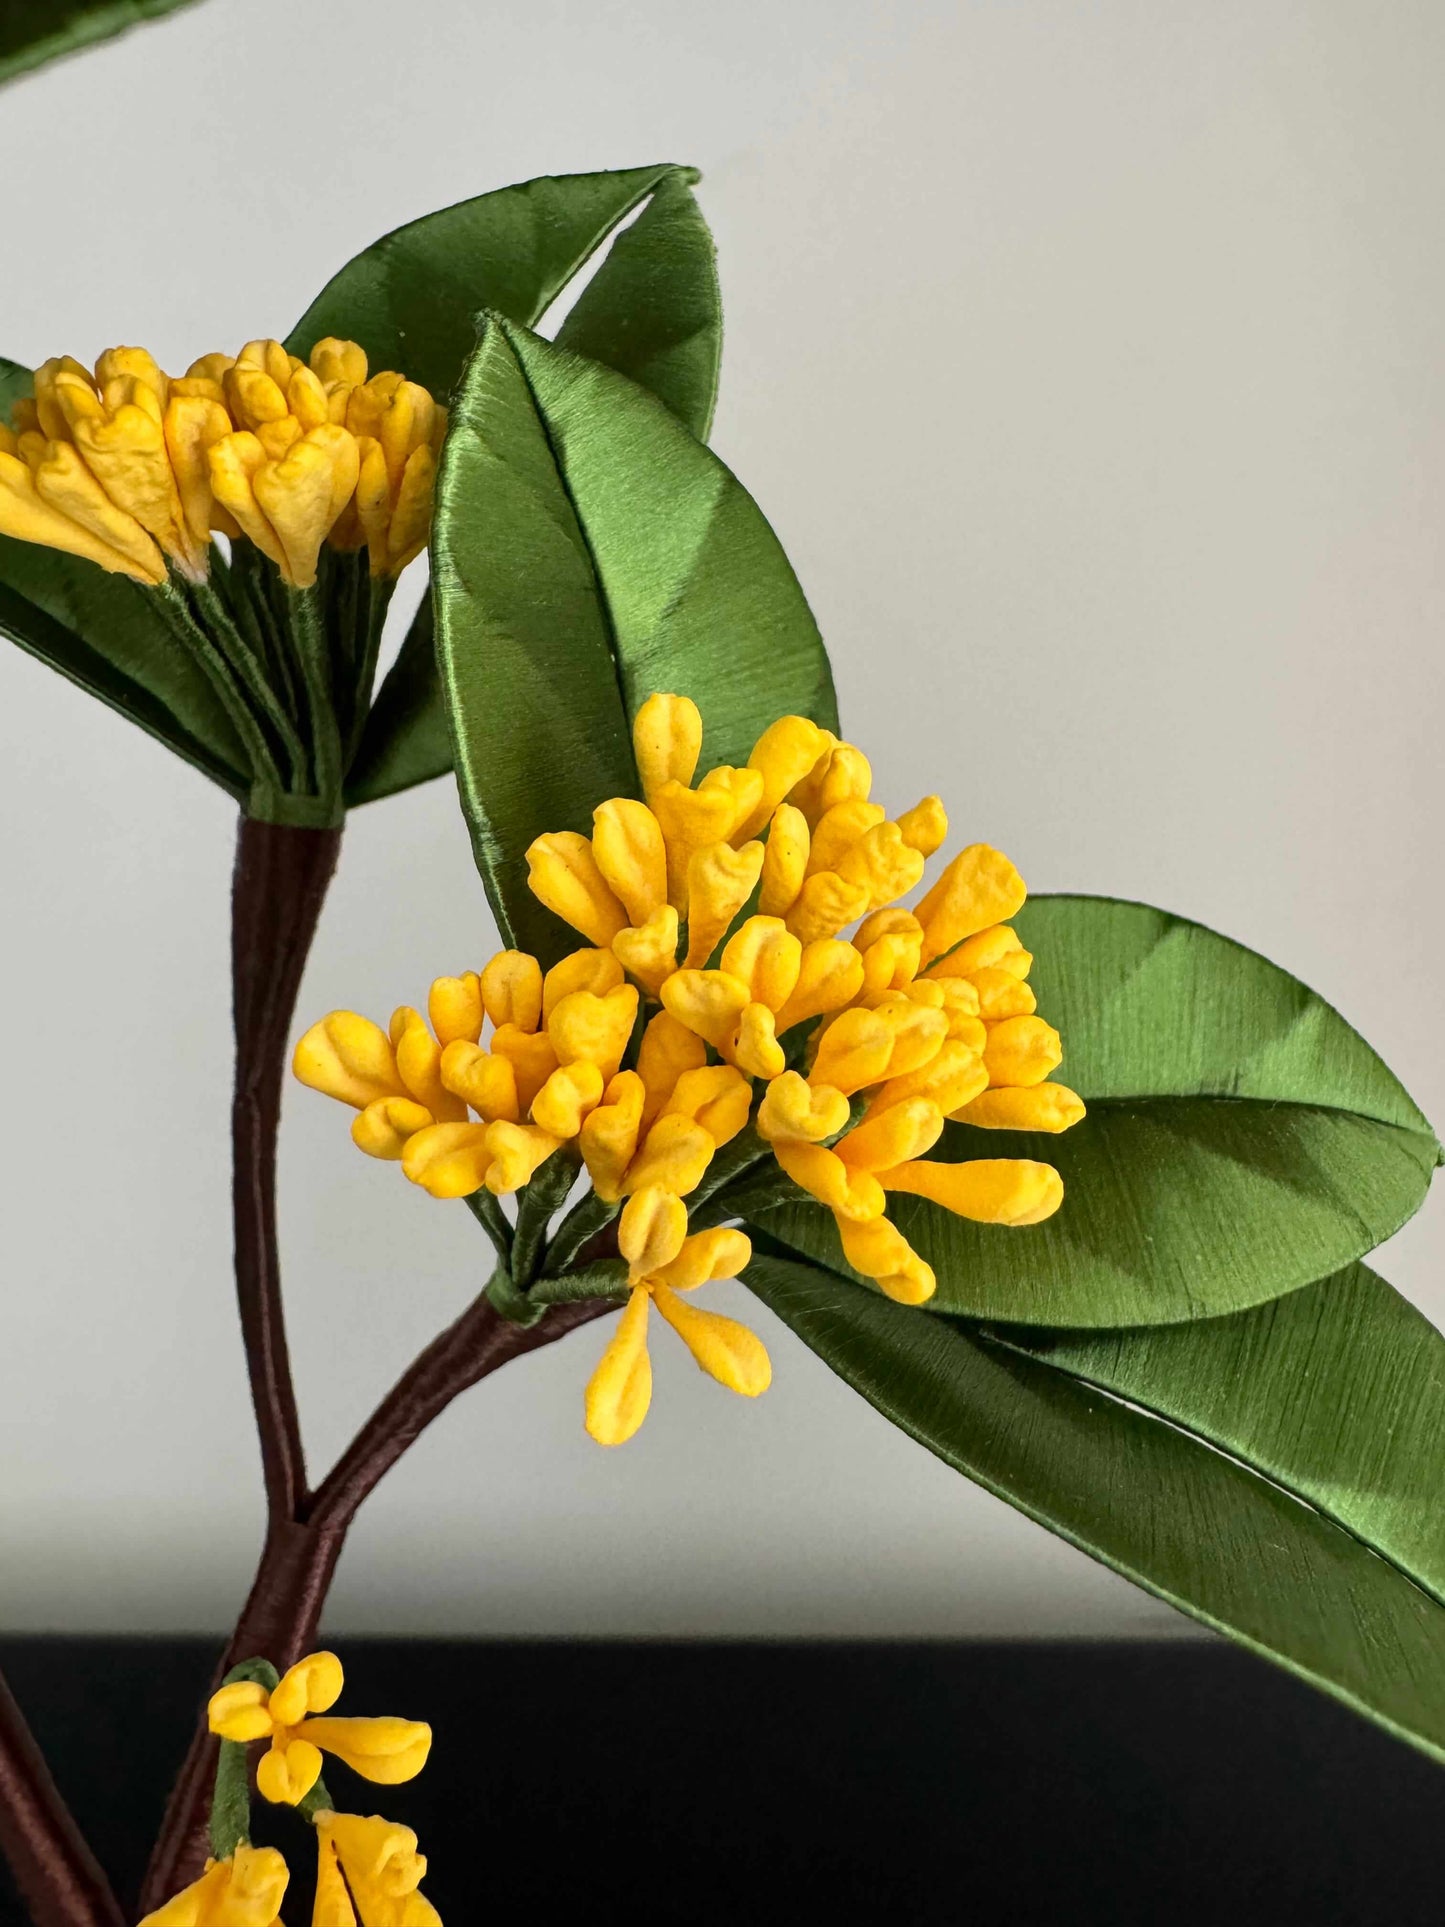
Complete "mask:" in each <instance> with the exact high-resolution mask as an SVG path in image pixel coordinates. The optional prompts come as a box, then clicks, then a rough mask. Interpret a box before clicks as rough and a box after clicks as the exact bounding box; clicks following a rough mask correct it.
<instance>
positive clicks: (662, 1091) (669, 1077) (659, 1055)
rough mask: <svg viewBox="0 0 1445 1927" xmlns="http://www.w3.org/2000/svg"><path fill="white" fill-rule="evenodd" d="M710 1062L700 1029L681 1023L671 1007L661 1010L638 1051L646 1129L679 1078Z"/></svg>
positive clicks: (643, 1121)
mask: <svg viewBox="0 0 1445 1927" xmlns="http://www.w3.org/2000/svg"><path fill="white" fill-rule="evenodd" d="M706 1063H707V1045H706V1044H705V1043H704V1042H703V1040H702V1039H701V1037H699V1036H698V1035H697V1033H696V1031H692V1030H689V1029H688V1027H687V1025H686V1024H684V1023H680V1022H679V1021H678V1019H677V1018H676V1017H674V1016H673V1015H672V1013H671V1011H667V1010H660V1011H658V1013H657V1015H656V1016H655V1017H654V1018H652V1020H651V1021H650V1022H649V1024H648V1026H647V1028H646V1030H644V1031H643V1033H642V1043H641V1045H640V1046H639V1048H638V1053H637V1074H638V1076H639V1077H640V1078H641V1079H642V1083H643V1088H644V1090H645V1092H646V1097H645V1100H644V1103H643V1107H642V1128H643V1129H644V1130H646V1129H647V1127H648V1126H649V1125H650V1124H651V1123H652V1120H653V1119H654V1118H655V1117H656V1116H657V1115H658V1114H659V1112H660V1111H661V1110H662V1108H663V1106H664V1105H665V1104H666V1103H667V1101H668V1099H669V1098H670V1097H671V1096H672V1094H673V1092H674V1090H676V1088H677V1084H678V1080H679V1079H680V1078H681V1077H683V1076H684V1075H685V1074H686V1073H687V1072H688V1071H692V1070H699V1069H701V1068H702V1066H703V1065H704V1064H706ZM630 1155H631V1153H629V1156H630Z"/></svg>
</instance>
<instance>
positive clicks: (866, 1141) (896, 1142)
mask: <svg viewBox="0 0 1445 1927" xmlns="http://www.w3.org/2000/svg"><path fill="white" fill-rule="evenodd" d="M942 1135H943V1113H942V1111H940V1110H939V1108H938V1106H937V1105H936V1104H933V1103H931V1102H930V1101H929V1100H928V1098H926V1097H909V1098H905V1099H904V1100H903V1102H902V1103H900V1104H894V1105H891V1106H890V1107H889V1108H888V1109H887V1110H885V1111H880V1112H879V1113H878V1114H877V1115H876V1116H874V1117H870V1118H869V1119H868V1120H867V1122H866V1123H863V1124H859V1125H856V1126H855V1127H854V1129H853V1130H851V1131H850V1132H849V1133H848V1135H847V1136H846V1137H845V1138H842V1139H840V1141H839V1143H838V1147H837V1150H838V1156H839V1157H840V1158H841V1159H842V1160H843V1162H844V1163H845V1164H846V1165H848V1166H849V1168H850V1169H852V1170H855V1171H887V1170H890V1169H892V1167H893V1166H894V1165H898V1164H906V1163H907V1162H908V1160H909V1159H910V1158H917V1157H921V1156H922V1155H923V1153H924V1152H925V1151H931V1150H932V1149H933V1146H934V1145H935V1144H937V1142H938V1140H939V1138H940V1137H942Z"/></svg>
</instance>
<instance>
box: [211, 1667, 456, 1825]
mask: <svg viewBox="0 0 1445 1927" xmlns="http://www.w3.org/2000/svg"><path fill="white" fill-rule="evenodd" d="M343 1684H344V1678H343V1674H342V1670H341V1661H340V1660H339V1659H338V1658H337V1657H336V1655H335V1654H334V1653H312V1654H311V1655H310V1656H309V1657H308V1658H306V1659H302V1660H298V1661H297V1663H296V1665H294V1666H293V1667H291V1668H290V1670H289V1671H288V1672H285V1673H283V1674H282V1675H281V1678H280V1680H279V1681H278V1682H277V1684H276V1685H275V1686H274V1687H272V1688H271V1690H270V1691H269V1692H268V1691H267V1689H266V1688H265V1687H264V1686H263V1685H261V1684H260V1682H259V1681H255V1680H237V1681H235V1682H233V1683H232V1684H231V1685H229V1686H223V1687H221V1689H220V1690H219V1692H217V1693H215V1694H214V1695H213V1696H212V1698H211V1701H210V1705H209V1707H208V1709H207V1713H208V1718H209V1721H210V1728H211V1731H212V1732H213V1733H216V1734H218V1735H219V1736H220V1737H221V1738H222V1739H225V1740H240V1741H243V1742H246V1741H251V1740H269V1741H270V1742H271V1745H270V1750H269V1751H268V1752H267V1753H266V1754H264V1755H263V1756H262V1759H261V1763H260V1765H259V1766H258V1767H257V1769H256V1787H257V1790H258V1792H260V1793H261V1794H262V1796H263V1797H264V1798H265V1799H267V1800H271V1801H273V1802H275V1803H277V1804H284V1805H286V1806H297V1805H298V1804H299V1803H300V1802H301V1801H302V1800H304V1799H305V1798H306V1795H307V1794H308V1793H309V1792H310V1791H311V1789H312V1787H314V1786H315V1784H316V1782H317V1780H318V1779H320V1777H321V1755H322V1753H323V1752H325V1753H332V1754H334V1755H335V1756H336V1758H337V1759H339V1760H341V1761H343V1762H344V1764H345V1765H347V1766H349V1767H350V1768H351V1769H352V1771H353V1772H354V1773H359V1774H360V1775H361V1776H362V1778H363V1779H365V1780H373V1781H375V1782H377V1783H378V1784H379V1785H381V1786H396V1785H398V1784H399V1783H400V1782H401V1781H403V1780H411V1779H415V1777H416V1775H417V1774H418V1773H420V1772H421V1770H422V1768H423V1767H424V1766H425V1765H426V1759H427V1754H428V1753H429V1752H430V1751H431V1728H430V1727H429V1726H427V1725H425V1724H424V1723H423V1722H422V1721H419V1720H401V1719H394V1718H390V1717H387V1718H382V1719H326V1718H322V1717H318V1716H319V1715H324V1714H325V1713H327V1712H328V1711H329V1709H330V1708H331V1707H333V1706H334V1705H335V1704H336V1702H337V1700H338V1699H339V1698H340V1696H341V1689H342V1686H343Z"/></svg>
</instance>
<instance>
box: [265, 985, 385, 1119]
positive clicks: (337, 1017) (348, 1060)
mask: <svg viewBox="0 0 1445 1927" xmlns="http://www.w3.org/2000/svg"><path fill="white" fill-rule="evenodd" d="M291 1069H292V1071H293V1072H294V1073H295V1075H296V1076H297V1077H298V1078H299V1079H300V1080H301V1082H302V1083H303V1084H309V1085H310V1087H311V1089H312V1090H313V1091H324V1092H325V1094H326V1095H327V1096H328V1097H335V1098H339V1099H340V1101H341V1102H342V1103H343V1104H351V1105H354V1106H355V1108H356V1109H357V1110H358V1111H361V1110H365V1108H366V1106H367V1105H368V1104H372V1103H374V1102H375V1101H376V1099H377V1098H379V1097H405V1096H406V1095H407V1091H406V1086H405V1085H404V1084H403V1083H402V1081H401V1078H400V1076H399V1075H398V1074H397V1068H396V1058H395V1056H394V1055H393V1054H392V1048H391V1043H390V1040H389V1039H388V1037H387V1035H386V1032H385V1031H384V1030H381V1029H380V1028H379V1027H378V1026H377V1025H375V1024H373V1023H372V1022H371V1020H370V1019H369V1018H367V1017H358V1016H357V1014H356V1012H355V1011H352V1010H333V1011H332V1013H331V1015H330V1016H329V1017H323V1018H322V1020H321V1022H320V1023H319V1024H313V1025H312V1026H311V1028H310V1030H308V1031H307V1033H306V1035H305V1036H304V1037H303V1038H302V1039H301V1041H300V1042H299V1043H298V1044H297V1046H296V1050H295V1054H294V1056H293V1057H292V1059H291Z"/></svg>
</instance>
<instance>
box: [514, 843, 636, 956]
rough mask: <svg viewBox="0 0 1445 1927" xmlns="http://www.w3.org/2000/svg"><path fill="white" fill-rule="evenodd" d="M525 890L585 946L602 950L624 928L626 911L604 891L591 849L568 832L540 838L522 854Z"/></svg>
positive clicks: (605, 884) (587, 844) (626, 919)
mask: <svg viewBox="0 0 1445 1927" xmlns="http://www.w3.org/2000/svg"><path fill="white" fill-rule="evenodd" d="M527 868H528V871H529V875H528V878H527V883H528V887H529V888H530V889H531V892H532V894H533V896H535V897H537V898H538V899H539V900H540V901H541V902H542V903H544V904H546V906H547V908H548V909H549V910H551V911H552V912H553V913H554V914H555V915H557V916H559V917H561V919H562V921H563V922H564V923H570V924H571V925H572V927H573V929H574V930H580V931H581V932H582V934H583V936H584V937H586V939H587V941H588V942H589V943H593V944H597V945H599V946H601V947H602V948H603V949H606V948H607V947H608V946H609V945H610V944H611V942H612V939H613V938H614V937H615V936H616V935H617V933H618V931H619V930H625V929H626V928H627V925H628V917H627V912H626V911H625V910H624V909H623V907H622V905H621V904H620V903H619V902H618V901H617V898H616V897H615V896H613V894H612V892H611V890H610V889H609V888H608V887H607V880H606V878H605V877H604V876H603V874H602V872H601V871H600V870H599V869H598V867H597V859H596V857H594V856H593V854H592V845H591V844H590V843H589V842H588V840H587V838H586V837H585V836H578V835H577V834H576V832H575V831H572V830H558V831H556V832H555V833H553V834H551V835H548V836H539V837H538V838H537V839H536V841H535V842H534V843H533V844H532V845H531V847H530V848H529V849H528V851H527Z"/></svg>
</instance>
